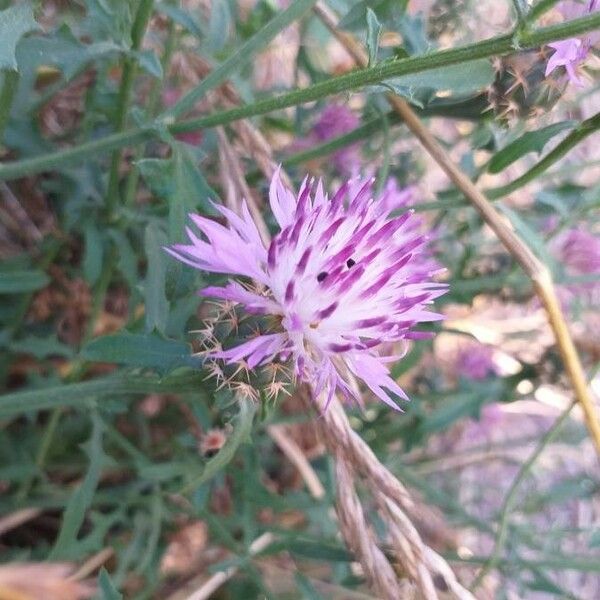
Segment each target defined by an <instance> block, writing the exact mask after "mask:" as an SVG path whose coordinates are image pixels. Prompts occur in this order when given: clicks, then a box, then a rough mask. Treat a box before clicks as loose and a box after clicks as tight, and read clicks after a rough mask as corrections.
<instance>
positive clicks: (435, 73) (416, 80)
mask: <svg viewBox="0 0 600 600" xmlns="http://www.w3.org/2000/svg"><path fill="white" fill-rule="evenodd" d="M494 76H495V75H494V69H493V67H492V64H491V62H490V61H489V60H487V59H481V60H474V61H471V62H470V63H469V66H468V68H465V66H464V65H449V66H446V67H441V68H437V69H431V70H429V71H427V72H426V73H412V74H410V75H402V76H401V77H394V78H393V79H390V80H388V81H387V82H386V83H385V85H386V86H389V87H391V88H392V89H394V91H396V90H399V93H400V94H401V95H403V96H405V97H407V98H408V99H409V100H410V98H411V97H413V98H417V99H419V100H420V101H421V102H422V103H423V104H427V103H428V102H430V101H431V100H432V99H433V98H434V96H435V95H436V94H439V93H440V92H443V93H444V95H445V96H447V95H452V96H458V95H460V96H463V95H468V94H472V93H474V92H477V91H479V90H481V89H483V88H486V87H487V86H488V85H490V84H491V83H492V82H493V81H494ZM402 90H405V91H404V92H402Z"/></svg>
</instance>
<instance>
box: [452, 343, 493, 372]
mask: <svg viewBox="0 0 600 600" xmlns="http://www.w3.org/2000/svg"><path fill="white" fill-rule="evenodd" d="M493 354H494V351H493V349H492V348H491V347H490V346H485V345H484V344H479V343H475V342H473V343H471V344H466V345H465V346H464V347H463V348H461V349H460V351H459V352H458V356H457V357H456V369H457V371H458V373H459V374H460V375H462V376H463V377H466V378H467V379H473V380H475V381H480V380H482V379H486V378H487V377H488V376H490V375H492V374H493V373H494V372H495V367H494V361H493Z"/></svg>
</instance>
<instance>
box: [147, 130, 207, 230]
mask: <svg viewBox="0 0 600 600" xmlns="http://www.w3.org/2000/svg"><path fill="white" fill-rule="evenodd" d="M172 148H173V152H172V156H171V157H170V158H169V159H163V160H160V159H156V158H147V159H143V160H140V161H138V162H137V163H136V164H137V167H138V168H139V169H140V172H141V174H142V177H143V178H144V181H145V182H146V184H147V185H148V187H149V188H150V189H151V190H152V192H153V193H154V194H156V195H157V196H159V197H160V198H164V199H165V200H167V202H168V203H169V239H170V241H171V242H174V241H181V240H182V238H183V236H184V224H185V219H186V216H187V214H188V213H190V212H203V213H205V214H209V215H214V214H216V212H215V209H214V208H213V207H212V205H211V203H210V202H209V200H210V199H213V200H215V199H216V198H218V194H217V193H216V192H215V191H214V190H213V189H212V188H211V187H210V185H209V184H208V183H207V181H206V179H205V178H204V175H202V173H201V171H200V169H199V168H198V164H197V163H198V160H197V159H196V158H195V157H194V154H193V152H192V151H191V150H190V149H189V148H188V147H187V146H186V145H185V144H183V143H179V142H173V143H172Z"/></svg>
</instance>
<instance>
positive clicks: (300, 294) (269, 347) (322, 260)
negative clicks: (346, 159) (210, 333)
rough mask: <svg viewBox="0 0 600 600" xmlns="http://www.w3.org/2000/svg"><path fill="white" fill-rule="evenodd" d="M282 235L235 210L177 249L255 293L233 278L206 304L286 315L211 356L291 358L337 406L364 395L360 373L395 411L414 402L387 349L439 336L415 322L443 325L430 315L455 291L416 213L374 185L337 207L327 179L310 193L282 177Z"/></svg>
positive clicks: (278, 211)
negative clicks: (401, 402)
mask: <svg viewBox="0 0 600 600" xmlns="http://www.w3.org/2000/svg"><path fill="white" fill-rule="evenodd" d="M269 199H270V203H271V209H272V211H273V214H274V216H275V218H276V220H277V223H278V224H279V227H280V231H279V233H278V234H277V235H275V237H274V238H273V240H272V242H271V243H270V245H269V247H268V248H265V246H264V244H263V243H262V241H261V239H260V236H259V233H258V229H257V227H256V225H255V223H254V221H253V220H252V217H251V216H250V213H249V211H248V208H247V207H246V205H245V203H244V205H243V211H242V216H241V217H240V216H238V215H237V214H235V213H233V212H232V211H230V210H229V209H227V208H224V207H223V206H217V207H216V208H217V210H219V212H220V213H221V214H222V215H223V216H225V217H226V218H227V220H228V221H229V226H228V227H225V226H223V225H220V224H218V223H216V222H215V221H212V220H210V219H207V218H205V217H201V216H199V215H191V219H192V221H193V222H194V224H195V225H196V227H197V228H198V229H199V230H200V231H201V232H202V233H203V234H204V236H206V238H207V241H204V240H202V239H200V238H199V237H198V236H197V235H196V234H195V233H194V232H193V231H192V230H191V229H190V228H188V230H187V232H188V236H189V239H190V244H178V245H175V246H172V247H171V248H169V249H168V251H169V252H170V253H171V254H172V255H173V256H175V257H176V258H178V259H179V260H181V261H183V262H185V263H187V264H189V265H192V266H193V267H196V268H198V269H202V270H204V271H210V272H215V273H225V274H229V275H238V276H242V277H247V278H249V279H251V280H253V281H254V283H253V284H249V283H246V284H241V283H239V282H237V281H230V282H229V283H228V284H227V285H226V286H225V287H209V288H206V289H204V290H203V291H202V293H203V294H204V295H207V296H211V297H213V298H220V299H222V300H225V301H229V302H233V303H239V304H243V305H244V306H245V307H246V310H247V311H248V312H251V313H253V314H258V315H266V316H275V317H276V320H275V322H276V323H277V326H276V328H275V329H274V330H273V329H271V330H270V332H269V333H266V332H265V333H262V332H261V333H260V334H259V335H257V336H256V337H253V338H252V339H250V340H248V341H245V342H243V343H241V344H240V345H238V346H235V347H233V348H230V349H227V350H222V349H220V348H218V347H217V348H215V349H214V350H211V351H209V352H208V354H207V355H208V356H209V357H211V358H217V359H223V360H225V361H226V362H227V363H240V362H242V361H245V362H246V363H247V366H248V368H250V369H253V368H255V367H257V366H259V365H263V364H267V363H269V362H270V361H273V360H274V359H281V360H284V361H285V360H291V361H292V363H293V365H294V372H295V375H296V376H297V377H299V378H300V379H302V380H304V381H306V382H308V383H310V384H311V385H312V386H313V389H314V392H315V395H319V394H321V393H322V394H323V395H324V397H325V399H326V400H325V406H327V404H328V403H329V402H330V401H331V399H332V397H333V394H334V393H335V391H336V390H337V391H339V392H340V393H341V394H342V395H343V396H344V397H345V398H346V399H350V398H354V399H355V400H356V401H358V402H360V401H361V400H360V397H359V395H358V394H357V393H356V391H355V390H354V389H353V387H352V385H351V384H350V377H351V375H350V374H352V375H354V376H356V377H357V378H359V379H361V380H362V381H363V382H364V383H365V384H366V385H367V386H368V387H369V388H370V390H371V391H372V392H373V393H374V394H375V395H376V396H378V397H379V398H380V399H381V400H383V401H384V402H385V403H386V404H388V405H390V406H392V407H393V408H398V405H397V404H396V402H395V401H394V400H393V399H392V397H391V396H390V392H392V393H393V394H396V395H397V396H399V397H401V398H406V395H405V393H404V392H403V391H402V389H401V388H400V387H399V386H398V384H397V383H396V382H395V381H394V380H393V379H392V378H391V377H390V375H389V371H388V369H387V367H386V366H385V365H386V363H387V362H390V361H393V360H396V359H397V358H399V357H397V356H380V355H379V354H378V353H377V351H376V350H377V347H378V346H380V345H381V344H388V343H390V342H399V341H402V340H409V339H419V338H422V337H429V336H428V335H427V334H424V333H423V332H418V331H414V327H415V325H417V324H419V323H422V322H428V321H437V320H439V319H441V318H442V316H441V315H439V314H437V313H433V312H430V311H429V310H428V306H429V305H430V304H431V303H432V301H433V300H434V299H435V298H437V297H439V296H441V295H442V294H444V293H445V291H446V286H445V285H444V284H441V283H437V282H435V281H434V280H433V277H434V275H435V274H436V272H435V271H426V270H425V269H424V268H423V265H422V263H421V261H420V260H419V256H420V255H421V254H422V253H423V252H426V242H427V239H426V237H425V236H424V235H423V234H422V233H421V232H420V231H418V230H415V228H414V227H413V220H414V218H415V217H414V216H413V214H412V212H405V213H404V214H402V215H401V216H397V217H391V218H390V217H389V210H388V209H387V208H386V205H385V203H382V202H381V200H380V199H379V198H375V197H374V194H373V180H372V179H369V180H366V181H362V182H361V184H360V186H359V185H357V182H356V181H353V182H347V183H345V184H344V185H342V186H341V188H340V189H339V190H338V191H337V192H336V194H335V195H334V196H333V197H332V198H331V199H329V198H328V197H327V195H326V194H325V192H324V190H323V185H322V182H319V183H318V185H317V186H315V185H314V184H313V182H308V180H307V179H305V180H304V183H303V184H302V187H301V189H300V192H299V194H298V196H297V197H296V196H295V195H294V194H292V193H291V192H290V191H289V190H287V189H286V188H285V187H284V185H283V184H282V182H281V179H280V176H279V172H277V173H276V174H275V175H274V177H273V180H272V182H271V187H270V191H269Z"/></svg>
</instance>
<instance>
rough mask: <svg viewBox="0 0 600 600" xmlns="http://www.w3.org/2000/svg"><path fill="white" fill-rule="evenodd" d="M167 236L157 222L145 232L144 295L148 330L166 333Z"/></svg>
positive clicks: (167, 304) (167, 311)
mask: <svg viewBox="0 0 600 600" xmlns="http://www.w3.org/2000/svg"><path fill="white" fill-rule="evenodd" d="M166 245H167V238H166V236H165V234H164V233H163V232H162V230H161V229H160V228H159V226H158V225H157V224H156V223H151V224H150V225H148V227H147V228H146V232H145V234H144V247H145V249H146V256H147V258H148V268H147V275H146V283H145V286H144V296H145V301H146V331H148V332H150V331H152V330H153V329H156V330H157V331H160V332H162V333H164V330H165V327H166V324H167V317H168V316H169V301H168V300H167V296H166V292H165V287H166V280H167V258H168V257H167V254H166V252H165V250H164V247H165V246H166Z"/></svg>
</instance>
